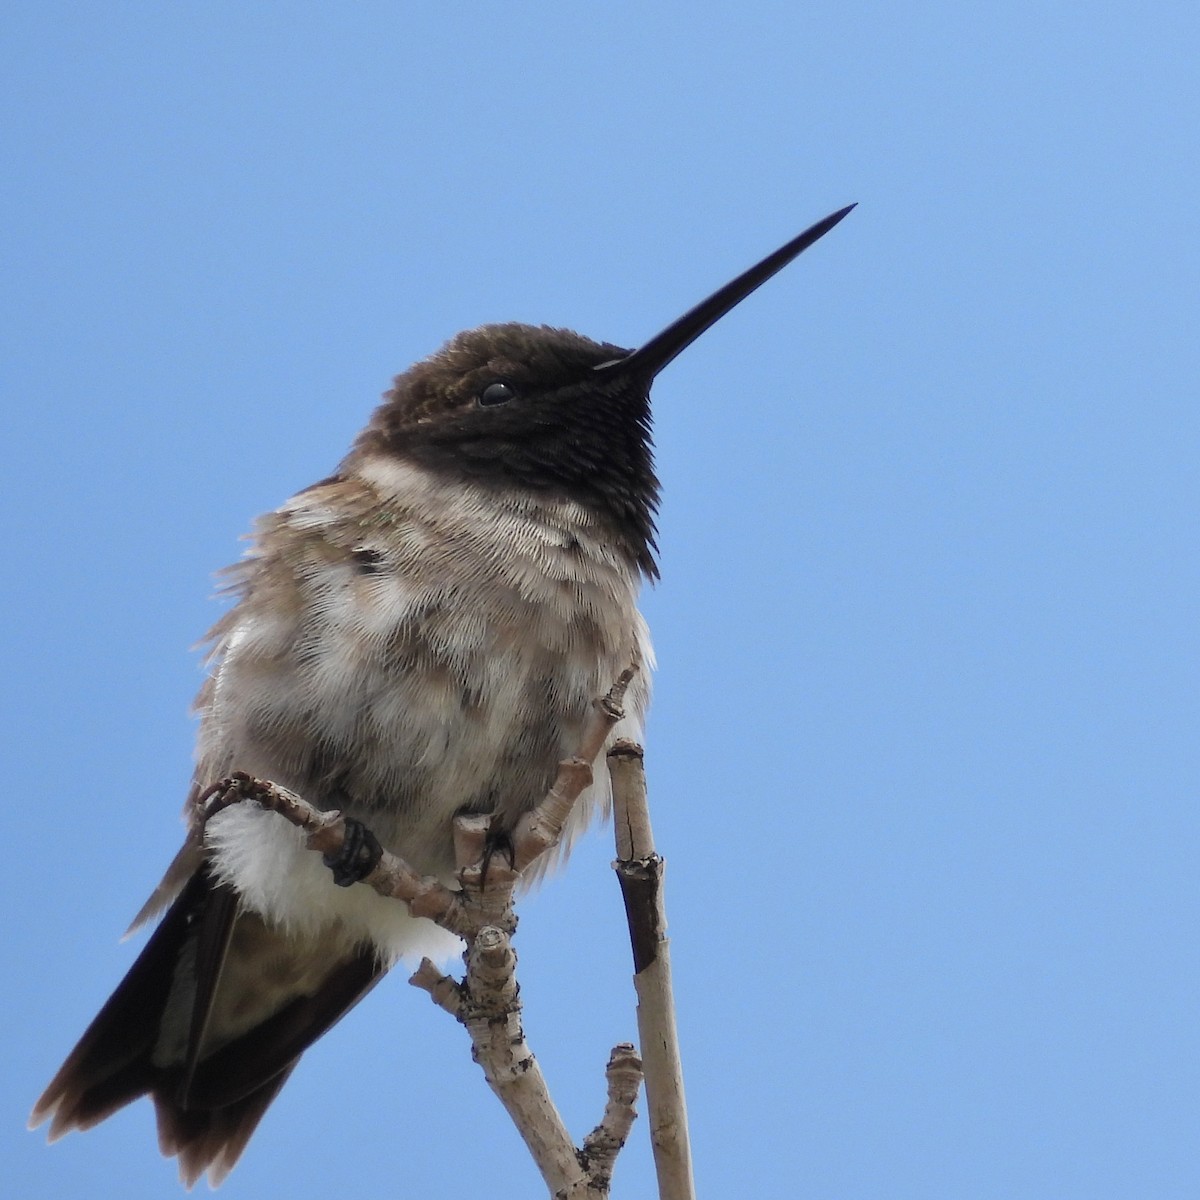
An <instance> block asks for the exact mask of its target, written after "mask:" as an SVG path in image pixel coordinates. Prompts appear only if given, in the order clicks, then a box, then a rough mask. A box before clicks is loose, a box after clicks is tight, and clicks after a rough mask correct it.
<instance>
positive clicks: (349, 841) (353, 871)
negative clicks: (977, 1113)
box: [321, 817, 383, 887]
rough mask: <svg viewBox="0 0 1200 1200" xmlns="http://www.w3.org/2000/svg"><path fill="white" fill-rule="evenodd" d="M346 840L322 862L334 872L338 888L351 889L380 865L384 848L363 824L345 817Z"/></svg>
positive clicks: (323, 856)
mask: <svg viewBox="0 0 1200 1200" xmlns="http://www.w3.org/2000/svg"><path fill="white" fill-rule="evenodd" d="M343 820H344V821H345V822H346V840H345V841H344V842H343V843H342V848H341V849H340V850H338V851H337V852H336V853H334V854H323V855H322V856H321V861H322V862H324V864H325V865H326V866H327V867H328V868H329V869H330V870H331V871H332V872H333V882H334V883H336V884H337V885H338V887H349V886H350V885H351V884H352V883H359V882H361V881H362V880H364V879H366V877H367V876H368V875H370V873H371V872H372V871H373V870H375V868H376V867H377V866H378V865H379V860H380V859H381V858H382V857H383V847H382V846H381V845H380V844H379V839H378V838H377V837H376V836H375V835H374V834H373V833H372V832H371V831H370V830H369V829H368V828H367V827H366V826H365V825H364V824H363V823H362V822H361V821H356V820H355V819H354V818H353V817H344V818H343Z"/></svg>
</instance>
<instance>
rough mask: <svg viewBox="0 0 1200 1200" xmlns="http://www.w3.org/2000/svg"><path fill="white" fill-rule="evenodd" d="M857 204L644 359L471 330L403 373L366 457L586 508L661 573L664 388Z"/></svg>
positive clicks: (558, 338)
mask: <svg viewBox="0 0 1200 1200" xmlns="http://www.w3.org/2000/svg"><path fill="white" fill-rule="evenodd" d="M853 207H854V206H853V205H851V206H850V208H853ZM850 208H844V209H842V210H841V211H839V212H836V213H834V214H833V215H832V216H829V217H826V218H825V220H824V221H820V222H818V224H816V225H814V226H812V228H811V229H807V230H805V232H804V233H802V234H800V236H799V237H797V238H794V239H793V240H792V241H790V242H788V243H787V245H785V246H783V247H781V248H780V249H779V250H777V251H775V253H774V254H771V255H769V256H768V257H767V258H765V259H763V260H762V262H760V263H758V264H757V265H755V266H753V267H751V268H750V270H748V271H746V272H744V273H743V274H742V275H739V276H738V277H737V278H736V279H734V280H733V281H732V282H730V283H728V284H726V285H725V286H724V287H723V288H721V289H720V290H718V291H717V292H715V293H714V294H713V295H712V296H710V297H709V298H708V299H707V300H705V301H703V302H702V303H701V304H698V305H697V306H696V307H695V308H693V309H691V310H690V311H689V312H688V313H686V314H685V315H684V316H683V317H681V318H680V319H679V320H678V321H676V322H674V323H673V324H672V325H669V326H668V327H667V328H666V329H664V330H663V331H662V332H661V333H659V334H658V335H656V336H655V337H653V338H651V339H650V341H648V342H646V343H645V344H644V345H643V346H642V347H640V348H639V349H637V350H633V351H630V350H624V349H622V348H621V347H619V346H613V345H610V344H609V343H607V342H593V341H592V340H591V339H590V338H586V337H583V336H581V335H580V334H577V333H572V332H570V331H569V330H566V329H552V328H550V327H549V326H546V325H540V326H538V325H517V324H507V325H483V326H481V327H480V328H478V329H472V330H469V331H468V332H466V333H460V334H459V335H458V336H457V337H455V338H453V339H452V340H451V341H450V342H448V343H447V344H446V345H445V346H443V347H442V349H441V350H439V351H438V352H437V353H436V354H434V355H432V356H431V357H429V358H427V359H424V360H423V361H421V362H419V363H417V364H416V365H415V366H413V367H411V368H410V369H409V370H407V371H406V372H405V373H404V374H403V375H398V376H397V377H396V381H395V385H394V386H393V388H392V390H391V391H390V392H387V393H386V394H385V395H384V402H383V404H382V405H380V407H379V408H378V409H376V411H375V413H374V415H373V416H372V418H371V421H370V424H369V425H368V426H367V428H366V429H365V430H364V431H363V433H362V434H361V435H360V437H359V439H358V441H357V442H356V443H355V448H354V451H353V453H352V457H354V456H355V455H358V454H388V455H397V456H399V457H402V458H405V459H408V460H410V461H412V462H415V463H418V464H420V465H421V466H424V467H427V468H429V469H431V470H435V471H438V472H445V473H446V474H447V475H449V476H451V477H452V478H456V479H463V478H467V479H471V480H474V481H477V482H479V483H481V484H484V485H487V486H493V487H498V488H514V487H515V488H521V489H526V490H529V491H533V492H538V493H542V494H545V495H548V496H554V497H558V498H566V499H570V500H574V501H576V502H578V503H580V504H583V505H585V506H586V507H587V508H588V509H590V510H591V511H593V512H594V513H595V514H596V515H597V516H598V517H599V518H600V519H601V520H603V521H604V522H606V523H607V524H608V526H609V528H610V529H611V532H612V535H613V537H614V538H615V539H616V540H617V541H618V543H620V544H621V545H622V547H623V548H624V549H625V550H626V552H627V553H628V554H629V556H630V559H631V560H632V561H633V562H634V563H636V564H637V566H638V567H639V568H640V569H641V570H642V571H643V572H644V573H645V574H647V575H648V576H651V577H653V576H654V575H655V574H656V573H657V572H656V568H655V565H654V512H655V509H656V507H657V504H658V480H657V479H656V478H655V475H654V461H653V454H652V450H651V438H650V399H649V397H650V385H651V384H652V383H653V382H654V378H655V376H656V375H657V374H658V372H659V371H661V370H662V369H663V367H665V366H666V365H667V364H668V363H669V362H671V361H672V360H673V359H674V358H675V357H676V356H677V355H678V354H680V353H681V352H682V351H683V350H684V349H686V348H687V347H688V346H689V345H690V344H691V343H692V342H693V341H695V340H696V338H698V337H699V336H700V334H702V333H703V332H704V331H705V330H706V329H708V328H709V327H710V326H711V325H713V324H714V323H715V322H716V321H718V320H720V318H721V317H722V316H724V314H725V313H727V312H728V311H729V310H730V309H731V308H733V306H734V305H735V304H737V303H738V302H739V301H740V300H742V299H744V298H745V297H746V296H748V295H749V294H750V293H751V292H752V291H753V290H754V289H755V288H757V287H758V286H759V284H761V283H763V282H765V281H766V280H767V279H769V278H770V277H771V276H772V275H774V274H775V272H776V271H778V270H780V268H782V267H783V266H785V265H786V264H787V263H789V262H790V261H791V260H792V259H793V258H795V257H796V255H798V254H799V253H801V251H803V250H805V249H806V248H807V247H808V246H811V245H812V243H813V242H815V241H816V240H817V239H818V238H820V237H822V236H823V235H824V234H826V233H828V231H829V230H830V229H832V228H833V227H834V225H836V224H837V223H838V222H839V221H840V220H841V219H842V218H843V217H844V216H845V215H846V214H847V213H848V212H849V211H850Z"/></svg>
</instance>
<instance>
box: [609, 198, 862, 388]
mask: <svg viewBox="0 0 1200 1200" xmlns="http://www.w3.org/2000/svg"><path fill="white" fill-rule="evenodd" d="M854 207H855V205H853V204H847V205H846V207H845V208H841V209H838V211H837V212H835V213H831V214H830V215H829V216H827V217H826V218H825V219H824V220H823V221H818V222H817V223H816V224H815V225H813V226H812V227H811V228H809V229H806V230H805V231H804V232H803V233H802V234H800V235H799V236H797V237H794V238H792V240H791V241H790V242H788V243H787V244H786V245H784V246H780V247H779V249H778V250H776V251H775V252H774V253H773V254H768V255H767V257H766V258H764V259H763V260H762V262H759V263H755V265H754V266H752V267H751V268H750V269H749V270H748V271H743V272H742V273H741V274H740V275H739V276H738V277H737V278H736V279H731V280H730V281H729V282H728V283H727V284H726V285H725V286H724V287H722V288H718V289H717V290H716V291H715V292H713V294H712V295H711V296H709V298H708V299H707V300H701V301H700V303H699V304H697V305H696V307H695V308H693V309H690V310H689V311H688V312H686V313H684V314H683V316H682V317H680V318H679V320H678V321H673V322H672V323H671V324H670V325H668V326H667V327H666V329H664V330H663V331H662V332H661V333H659V334H655V336H654V337H652V338H651V339H650V340H649V341H648V342H646V343H645V344H644V345H643V346H640V347H639V348H638V349H637V350H635V351H634V352H633V353H632V354H630V355H627V356H626V357H625V358H618V359H615V360H613V361H612V362H608V363H602V364H601V365H600V366H598V367H597V368H596V370H597V371H609V370H616V369H619V370H621V371H622V372H625V371H629V372H633V373H635V374H638V375H641V376H643V377H644V378H646V379H653V378H654V376H655V375H657V374H658V373H659V371H661V370H662V369H663V367H665V366H666V365H667V363H669V362H671V361H673V360H674V359H675V358H676V357H677V356H678V355H679V354H681V353H682V352H683V351H684V350H686V349H687V348H688V346H690V345H691V344H692V343H693V342H694V341H695V340H696V339H697V338H698V337H699V336H700V335H701V334H702V333H703V332H704V331H705V330H706V329H710V328H712V326H713V325H715V324H716V323H717V322H718V321H719V320H720V319H721V318H722V317H723V316H724V315H725V314H726V313H727V312H729V310H730V309H731V308H733V307H734V306H735V305H738V304H740V303H741V302H742V301H743V300H745V298H746V297H747V296H748V295H750V293H751V292H752V291H754V290H755V288H758V287H760V286H761V285H762V284H764V283H766V281H767V280H768V279H770V278H771V276H772V275H774V274H776V272H778V271H781V270H782V269H783V268H784V267H786V266H787V265H788V263H790V262H791V261H792V259H793V258H796V257H797V256H798V255H800V254H803V253H804V251H805V250H807V249H808V248H809V246H811V245H812V244H813V242H815V241H818V240H819V239H821V238H823V237H824V236H825V235H826V234H827V233H828V232H829V231H830V230H831V229H832V228H833V227H834V226H835V225H836V224H837V223H838V222H839V221H840V220H842V218H843V217H845V216H846V215H847V214H848V213H849V212H850V211H851V210H852V209H853V208H854Z"/></svg>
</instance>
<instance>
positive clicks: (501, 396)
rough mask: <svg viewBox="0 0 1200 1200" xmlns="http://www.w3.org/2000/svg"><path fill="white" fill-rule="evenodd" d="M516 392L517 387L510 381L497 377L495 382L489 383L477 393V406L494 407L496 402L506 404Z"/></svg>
mask: <svg viewBox="0 0 1200 1200" xmlns="http://www.w3.org/2000/svg"><path fill="white" fill-rule="evenodd" d="M516 394H517V389H516V388H515V387H513V385H512V384H511V383H505V382H504V380H503V379H497V380H496V382H495V383H489V384H488V385H487V387H485V388H484V389H483V391H481V392H480V393H479V406H480V408H494V407H495V406H496V405H497V404H507V403H508V402H509V401H510V400H511V399H512V398H513V397H514V396H515V395H516Z"/></svg>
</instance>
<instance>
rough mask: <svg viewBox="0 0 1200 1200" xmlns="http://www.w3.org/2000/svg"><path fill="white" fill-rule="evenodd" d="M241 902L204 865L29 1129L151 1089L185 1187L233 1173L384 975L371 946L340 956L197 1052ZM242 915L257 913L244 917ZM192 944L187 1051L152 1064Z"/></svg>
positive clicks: (76, 1125)
mask: <svg viewBox="0 0 1200 1200" xmlns="http://www.w3.org/2000/svg"><path fill="white" fill-rule="evenodd" d="M235 910H236V897H234V896H233V894H232V893H231V892H230V891H229V890H228V889H227V888H224V887H221V886H218V885H215V884H213V882H212V881H211V880H210V879H209V877H208V873H207V871H206V870H205V869H203V868H202V869H201V870H199V871H197V872H196V874H195V875H194V876H193V877H192V879H191V880H190V881H189V882H188V884H187V886H186V887H185V888H184V890H183V891H182V892H181V893H180V895H179V897H178V899H176V901H175V902H174V903H173V904H172V905H171V908H170V909H169V911H168V912H167V914H166V916H165V917H163V920H162V923H161V924H160V925H159V926H158V928H157V929H156V930H155V931H154V933H153V935H152V936H151V938H150V940H149V941H148V942H147V944H146V947H145V949H144V950H143V951H142V953H141V954H140V955H139V956H138V958H137V961H136V962H135V963H134V964H133V966H132V967H131V968H130V969H129V973H128V974H127V975H126V976H125V978H124V979H123V980H122V981H121V983H120V984H119V985H118V986H117V989H116V991H115V992H113V994H112V996H111V997H110V998H109V1000H108V1002H107V1003H106V1004H105V1005H104V1007H103V1008H102V1009H101V1010H100V1012H99V1014H98V1015H97V1016H96V1019H95V1020H94V1021H93V1022H92V1023H91V1025H89V1026H88V1028H87V1031H86V1032H85V1033H84V1035H83V1037H82V1038H80V1039H79V1044H78V1045H77V1046H76V1047H75V1049H74V1050H72V1051H71V1053H70V1055H69V1056H68V1057H67V1061H66V1062H65V1063H63V1065H62V1067H61V1068H60V1069H59V1071H58V1074H57V1075H55V1077H54V1078H53V1080H51V1082H50V1086H49V1087H47V1088H46V1090H45V1092H43V1093H42V1095H41V1097H40V1098H39V1099H38V1102H37V1104H35V1105H34V1109H33V1113H32V1115H31V1116H30V1120H29V1124H30V1127H31V1128H33V1127H36V1126H38V1125H40V1124H42V1122H43V1121H45V1120H46V1119H47V1118H50V1119H51V1124H50V1140H51V1141H54V1140H56V1139H57V1138H60V1137H62V1135H63V1134H65V1133H69V1132H70V1131H71V1130H73V1129H90V1128H91V1127H92V1126H93V1125H96V1124H98V1123H99V1122H101V1121H103V1120H104V1119H105V1118H106V1117H110V1116H111V1115H112V1114H113V1113H114V1112H116V1111H117V1110H118V1109H119V1108H123V1107H124V1106H125V1105H126V1104H128V1103H130V1102H131V1101H133V1100H136V1099H137V1098H138V1097H139V1096H144V1095H146V1094H150V1096H151V1097H152V1099H153V1100H154V1106H155V1110H156V1112H157V1115H158V1141H159V1146H160V1147H161V1148H162V1152H163V1153H164V1154H167V1155H176V1156H178V1159H179V1173H180V1176H181V1177H182V1178H183V1180H184V1181H185V1182H186V1184H187V1185H188V1187H191V1186H192V1184H194V1183H195V1182H196V1180H197V1179H199V1178H200V1176H201V1175H203V1174H204V1173H205V1171H207V1172H208V1175H209V1180H210V1182H211V1183H212V1185H213V1186H216V1185H217V1184H218V1183H220V1182H221V1180H222V1179H224V1178H225V1176H226V1175H228V1174H229V1172H230V1170H232V1168H233V1166H234V1164H235V1163H236V1162H237V1160H238V1158H239V1157H240V1155H241V1153H242V1151H243V1150H244V1149H245V1148H246V1143H247V1142H248V1141H249V1140H250V1136H251V1134H253V1132H254V1130H255V1128H256V1127H257V1126H258V1123H259V1121H260V1120H261V1119H262V1116H263V1114H264V1113H265V1112H266V1110H267V1108H268V1106H269V1105H270V1103H271V1101H272V1100H274V1098H275V1096H276V1095H277V1094H278V1092H279V1089H280V1088H281V1087H283V1085H284V1082H285V1081H286V1080H287V1077H288V1075H290V1074H291V1072H292V1069H293V1068H294V1067H295V1065H296V1062H297V1061H298V1060H299V1058H300V1055H301V1054H302V1053H303V1052H304V1050H306V1049H307V1048H308V1047H309V1046H310V1045H312V1043H313V1042H314V1041H315V1040H316V1039H317V1038H318V1037H320V1036H321V1035H322V1034H323V1033H324V1032H325V1031H326V1030H327V1029H329V1027H330V1026H331V1025H333V1024H334V1023H335V1022H337V1021H338V1020H339V1019H340V1018H341V1017H342V1016H343V1015H344V1014H345V1013H346V1012H347V1011H348V1010H349V1009H350V1008H352V1007H353V1006H354V1005H355V1004H356V1003H357V1002H358V1000H360V999H361V998H362V997H363V996H364V995H365V994H366V993H367V992H368V991H369V990H370V989H371V987H373V986H374V984H375V983H377V982H378V980H379V979H380V978H381V977H382V975H383V973H384V968H383V967H382V966H381V964H380V963H379V961H378V959H377V958H376V956H375V954H374V952H373V950H371V949H370V948H362V949H360V950H358V951H357V952H355V953H353V954H351V955H350V956H349V957H348V958H346V959H343V960H342V961H341V962H337V961H336V959H334V961H333V962H332V963H331V967H330V971H329V974H328V975H327V976H326V978H325V980H324V982H323V983H322V984H321V986H320V987H319V988H318V989H317V990H316V991H315V992H314V993H312V994H309V995H296V996H293V997H292V999H291V1000H290V1001H288V1002H286V1003H285V1004H284V1005H283V1007H282V1008H279V1009H277V1010H276V1011H275V1012H273V1013H270V1015H265V1019H263V1020H262V1021H261V1022H259V1023H258V1024H257V1025H256V1026H255V1027H254V1028H252V1029H250V1030H249V1031H248V1032H246V1033H244V1034H243V1035H242V1036H240V1037H237V1038H235V1039H234V1040H233V1041H231V1042H228V1043H227V1044H225V1045H223V1046H220V1048H219V1049H217V1050H216V1051H215V1052H213V1053H211V1054H206V1055H204V1056H203V1057H201V1053H202V1050H203V1045H202V1043H203V1042H204V1040H205V1031H206V1028H207V1026H208V1024H209V1018H210V1015H211V1010H212V1008H213V1004H214V1000H215V999H216V997H217V993H218V991H219V988H220V975H221V967H222V963H223V961H224V958H225V953H226V948H227V946H228V944H229V939H230V933H231V931H232V929H233V927H234V921H235ZM237 920H239V921H243V920H245V921H255V922H257V921H259V918H257V917H254V916H253V914H243V916H242V917H238V918H237ZM189 941H191V942H192V943H193V946H192V949H191V951H190V953H191V959H190V962H191V964H192V974H193V979H192V983H193V986H194V988H195V993H194V1004H193V1008H192V1011H191V1020H190V1027H189V1030H188V1039H187V1040H188V1047H187V1052H186V1057H185V1059H184V1061H182V1062H176V1063H170V1064H168V1065H156V1064H155V1063H154V1062H153V1061H152V1059H153V1055H154V1051H155V1047H156V1046H157V1045H158V1043H159V1039H160V1030H161V1028H162V1025H163V1021H164V1014H165V1011H166V1008H167V1001H168V998H169V997H170V995H171V990H172V986H173V985H174V984H175V983H176V978H175V977H176V972H177V971H178V969H179V967H180V956H181V954H182V952H183V950H184V948H185V945H186V943H188V942H189ZM185 957H186V956H185ZM175 1003H176V1004H177V1003H178V1001H176V1002H175ZM268 1011H269V1010H268Z"/></svg>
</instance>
